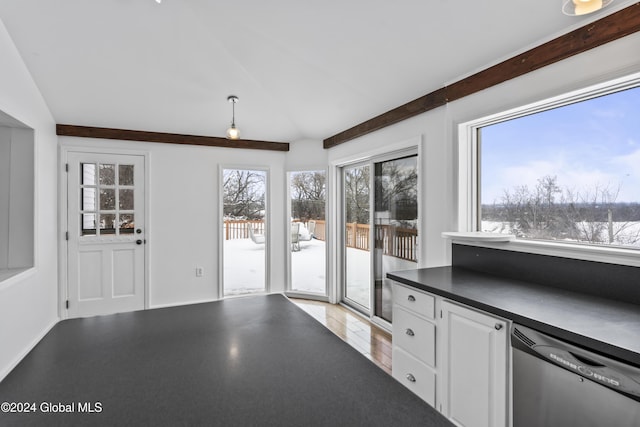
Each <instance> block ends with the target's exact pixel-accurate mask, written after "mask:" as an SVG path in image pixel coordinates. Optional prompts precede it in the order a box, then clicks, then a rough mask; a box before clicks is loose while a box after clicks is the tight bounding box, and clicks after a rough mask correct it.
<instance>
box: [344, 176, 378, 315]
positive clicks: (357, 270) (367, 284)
mask: <svg viewBox="0 0 640 427" xmlns="http://www.w3.org/2000/svg"><path fill="white" fill-rule="evenodd" d="M343 180H344V182H343V187H344V206H345V223H346V224H345V234H344V241H345V248H344V249H345V289H344V295H345V298H346V299H348V300H351V301H353V302H355V303H356V304H358V305H359V306H361V307H362V308H364V309H365V310H367V311H368V310H369V309H370V307H371V302H370V301H371V256H370V252H369V250H370V244H369V236H370V229H369V213H370V206H369V204H370V188H369V187H370V167H369V165H364V166H355V167H349V168H345V169H344V176H343Z"/></svg>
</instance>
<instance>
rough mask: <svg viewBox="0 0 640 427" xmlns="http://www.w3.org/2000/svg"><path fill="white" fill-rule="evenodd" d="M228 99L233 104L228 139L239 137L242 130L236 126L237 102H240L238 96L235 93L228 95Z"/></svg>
mask: <svg viewBox="0 0 640 427" xmlns="http://www.w3.org/2000/svg"><path fill="white" fill-rule="evenodd" d="M227 101H229V102H231V104H233V106H232V111H233V113H232V114H233V115H232V116H231V127H230V128H229V129H227V139H239V138H240V131H239V130H238V128H237V127H236V102H238V97H237V96H235V95H229V96H228V97H227Z"/></svg>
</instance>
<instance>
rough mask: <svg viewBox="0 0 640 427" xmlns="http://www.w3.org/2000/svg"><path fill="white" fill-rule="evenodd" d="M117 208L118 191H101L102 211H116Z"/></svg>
mask: <svg viewBox="0 0 640 427" xmlns="http://www.w3.org/2000/svg"><path fill="white" fill-rule="evenodd" d="M115 208H116V190H114V189H110V188H107V189H104V188H103V189H100V209H103V210H114V209H115Z"/></svg>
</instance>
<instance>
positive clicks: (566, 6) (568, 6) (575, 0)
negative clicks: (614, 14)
mask: <svg viewBox="0 0 640 427" xmlns="http://www.w3.org/2000/svg"><path fill="white" fill-rule="evenodd" d="M611 3H613V0H563V4H562V13H564V14H565V15H569V16H580V15H586V14H589V13H593V12H596V11H598V10H600V9H604V8H605V7H607V6H609V5H610V4H611Z"/></svg>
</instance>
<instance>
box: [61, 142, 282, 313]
mask: <svg viewBox="0 0 640 427" xmlns="http://www.w3.org/2000/svg"><path fill="white" fill-rule="evenodd" d="M60 144H61V146H62V147H66V148H70V147H76V148H80V149H82V148H86V147H91V148H104V149H109V150H116V151H117V150H120V151H123V152H126V151H127V150H129V151H131V150H133V151H138V152H139V151H143V152H146V153H148V154H149V171H148V177H149V181H148V182H147V192H148V198H149V213H148V214H149V223H148V225H147V230H146V238H147V242H148V244H147V249H148V250H149V258H148V259H149V266H148V269H149V270H148V271H149V277H148V283H149V306H150V307H161V306H168V305H177V304H188V303H194V302H203V301H211V300H215V299H218V298H219V275H218V271H219V270H220V268H221V265H220V262H221V259H220V238H221V236H222V234H221V227H222V225H221V222H220V221H221V218H220V210H221V208H220V203H221V200H222V198H221V195H220V171H221V168H224V167H231V168H235V167H237V168H260V169H268V170H269V187H268V199H269V209H268V211H269V212H268V221H269V227H270V233H269V235H270V241H269V251H270V252H269V254H270V255H269V256H270V259H271V263H270V269H269V273H268V274H269V278H268V282H269V283H270V291H271V292H282V291H284V285H285V277H286V275H285V254H286V251H285V249H286V248H285V237H286V235H285V231H284V230H285V228H284V226H285V223H284V222H283V220H282V219H283V218H284V215H285V213H284V212H285V211H284V206H285V199H284V197H285V195H284V194H283V191H282V188H283V187H282V186H283V182H284V180H285V175H286V174H285V172H284V169H285V167H284V165H285V158H286V154H285V153H284V152H276V151H265V150H245V149H230V148H216V147H201V146H188V145H175V144H156V143H143V142H127V141H111V140H110V141H106V140H96V139H89V138H74V137H60ZM196 266H198V267H202V268H203V270H204V275H203V277H196V276H195V268H196Z"/></svg>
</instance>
